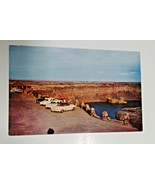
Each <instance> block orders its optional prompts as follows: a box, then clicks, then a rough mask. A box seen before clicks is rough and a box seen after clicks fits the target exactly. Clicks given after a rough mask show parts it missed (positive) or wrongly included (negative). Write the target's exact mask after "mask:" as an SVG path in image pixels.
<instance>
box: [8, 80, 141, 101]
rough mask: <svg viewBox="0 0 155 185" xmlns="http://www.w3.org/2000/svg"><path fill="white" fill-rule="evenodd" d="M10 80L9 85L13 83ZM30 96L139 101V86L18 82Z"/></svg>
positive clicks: (101, 83) (122, 83)
mask: <svg viewBox="0 0 155 185" xmlns="http://www.w3.org/2000/svg"><path fill="white" fill-rule="evenodd" d="M14 82H15V81H14V80H10V84H11V83H14ZM20 82H21V83H23V84H24V85H25V86H26V89H25V93H27V94H29V95H30V96H36V97H37V96H43V95H48V96H51V97H54V98H61V97H68V99H69V100H70V101H71V102H73V101H75V100H76V99H78V100H79V101H84V102H93V101H106V100H107V98H108V97H110V98H116V99H120V98H123V99H124V100H126V101H127V100H140V99H141V84H140V83H132V82H56V81H32V80H31V81H26V80H20Z"/></svg>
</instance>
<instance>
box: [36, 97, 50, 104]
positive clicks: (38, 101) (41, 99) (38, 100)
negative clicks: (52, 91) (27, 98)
mask: <svg viewBox="0 0 155 185" xmlns="http://www.w3.org/2000/svg"><path fill="white" fill-rule="evenodd" d="M45 98H48V96H41V97H40V98H38V99H37V100H36V103H40V102H42V101H44V100H45Z"/></svg>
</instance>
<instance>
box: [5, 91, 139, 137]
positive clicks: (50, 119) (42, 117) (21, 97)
mask: <svg viewBox="0 0 155 185" xmlns="http://www.w3.org/2000/svg"><path fill="white" fill-rule="evenodd" d="M9 104H10V106H9V135H36V134H37V135H38V134H39V135H41V134H47V131H48V129H49V128H53V129H54V130H55V134H64V133H86V132H88V133H90V132H121V131H137V129H136V128H132V127H128V126H124V125H119V124H117V123H111V122H108V121H102V120H99V119H96V118H93V117H91V116H89V115H88V114H87V113H86V112H85V111H83V110H82V109H80V108H79V107H77V108H76V110H75V111H69V112H64V113H53V112H51V111H50V109H45V107H42V106H40V105H39V104H36V103H35V99H33V98H30V97H28V96H26V95H25V94H11V96H10V100H9Z"/></svg>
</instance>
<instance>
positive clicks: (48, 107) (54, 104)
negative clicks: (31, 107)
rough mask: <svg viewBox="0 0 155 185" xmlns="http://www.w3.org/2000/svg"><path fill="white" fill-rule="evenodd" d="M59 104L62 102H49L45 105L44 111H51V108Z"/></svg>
mask: <svg viewBox="0 0 155 185" xmlns="http://www.w3.org/2000/svg"><path fill="white" fill-rule="evenodd" d="M61 102H62V100H53V101H51V102H48V103H46V105H45V108H46V109H51V107H53V106H57V105H58V104H60V103H61Z"/></svg>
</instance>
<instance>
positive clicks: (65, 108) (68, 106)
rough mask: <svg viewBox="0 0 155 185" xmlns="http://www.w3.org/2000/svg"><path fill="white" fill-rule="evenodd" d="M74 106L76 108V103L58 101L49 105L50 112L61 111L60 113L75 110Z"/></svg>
mask: <svg viewBox="0 0 155 185" xmlns="http://www.w3.org/2000/svg"><path fill="white" fill-rule="evenodd" d="M75 108H76V105H73V104H67V103H60V104H58V105H57V106H53V107H51V112H61V113H63V112H64V111H70V110H75Z"/></svg>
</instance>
